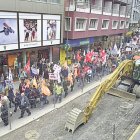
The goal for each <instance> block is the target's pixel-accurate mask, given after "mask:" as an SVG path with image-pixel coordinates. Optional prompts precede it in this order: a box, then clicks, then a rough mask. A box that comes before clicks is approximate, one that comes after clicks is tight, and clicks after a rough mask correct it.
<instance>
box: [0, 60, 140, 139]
mask: <svg viewBox="0 0 140 140" xmlns="http://www.w3.org/2000/svg"><path fill="white" fill-rule="evenodd" d="M136 62H137V63H136ZM136 72H137V73H136ZM138 72H139V63H138V61H135V62H133V61H131V60H126V61H124V62H122V63H121V64H120V65H119V66H118V67H117V69H116V70H115V71H114V72H113V73H112V74H110V75H108V76H107V78H106V79H105V80H104V81H103V82H101V83H100V84H99V85H98V86H97V87H96V88H93V89H92V90H90V91H88V92H86V93H85V94H83V95H81V96H79V97H78V98H76V99H74V100H72V101H71V102H69V103H67V104H65V105H64V106H63V107H61V108H56V109H55V110H53V111H52V112H50V113H48V114H46V115H44V116H42V117H40V118H39V119H37V120H34V121H32V122H31V123H29V124H27V125H25V126H23V127H21V128H19V129H17V130H16V131H13V132H11V133H9V134H7V135H5V136H3V137H1V140H9V138H10V139H12V140H19V139H20V140H139V139H140V137H139V127H138V126H139V122H140V111H139V106H140V99H139V92H140V89H139V77H138V76H139V74H138ZM136 75H137V76H136ZM108 93H109V94H108ZM135 130H136V131H135Z"/></svg>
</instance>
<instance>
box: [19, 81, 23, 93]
mask: <svg viewBox="0 0 140 140" xmlns="http://www.w3.org/2000/svg"><path fill="white" fill-rule="evenodd" d="M23 85H24V80H21V82H20V84H19V92H20V93H22V92H23Z"/></svg>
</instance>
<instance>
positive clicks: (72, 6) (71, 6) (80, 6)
mask: <svg viewBox="0 0 140 140" xmlns="http://www.w3.org/2000/svg"><path fill="white" fill-rule="evenodd" d="M65 10H66V11H78V12H85V13H90V4H89V2H74V1H72V0H71V1H70V2H69V3H67V4H66V8H65Z"/></svg>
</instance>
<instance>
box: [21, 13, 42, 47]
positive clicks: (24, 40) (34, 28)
mask: <svg viewBox="0 0 140 140" xmlns="http://www.w3.org/2000/svg"><path fill="white" fill-rule="evenodd" d="M19 27H20V29H19V33H20V48H21V49H23V48H32V47H38V46H41V14H28V13H19Z"/></svg>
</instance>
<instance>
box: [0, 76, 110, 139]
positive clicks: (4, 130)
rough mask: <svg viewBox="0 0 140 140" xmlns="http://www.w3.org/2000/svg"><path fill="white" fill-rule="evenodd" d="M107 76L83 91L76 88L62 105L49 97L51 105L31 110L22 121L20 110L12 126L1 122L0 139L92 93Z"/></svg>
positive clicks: (95, 81) (14, 114)
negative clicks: (54, 102)
mask: <svg viewBox="0 0 140 140" xmlns="http://www.w3.org/2000/svg"><path fill="white" fill-rule="evenodd" d="M106 77H107V76H104V77H103V78H102V79H99V78H98V76H96V77H95V78H94V79H93V81H92V82H91V83H89V84H86V85H85V86H84V88H83V90H82V89H81V88H78V87H77V86H75V89H74V91H73V92H72V93H70V92H69V95H68V96H67V97H66V98H63V99H62V102H61V103H57V104H53V98H54V97H53V96H51V97H49V98H48V100H49V102H50V104H48V105H45V106H44V107H43V108H40V105H38V106H37V108H36V109H31V112H32V114H31V116H27V114H26V113H25V116H24V118H22V119H18V117H19V116H20V110H18V111H17V112H16V113H13V115H12V117H10V122H11V123H10V124H11V125H10V124H9V125H8V126H3V123H2V122H0V137H1V136H3V135H6V134H8V133H10V132H12V131H14V130H16V129H18V128H20V127H22V126H24V125H26V124H28V123H30V122H32V121H34V120H37V119H38V118H40V117H41V116H43V115H45V114H47V113H49V112H52V111H54V110H55V109H58V108H61V107H62V106H64V105H65V104H67V103H69V102H70V101H72V100H74V99H76V98H77V97H79V96H81V95H83V94H85V93H87V92H90V90H92V89H93V88H95V87H97V86H98V85H99V84H100V83H101V81H103V80H105V79H106ZM18 85H19V82H15V83H14V86H15V88H18ZM13 109H14V108H12V109H10V111H12V112H13Z"/></svg>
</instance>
